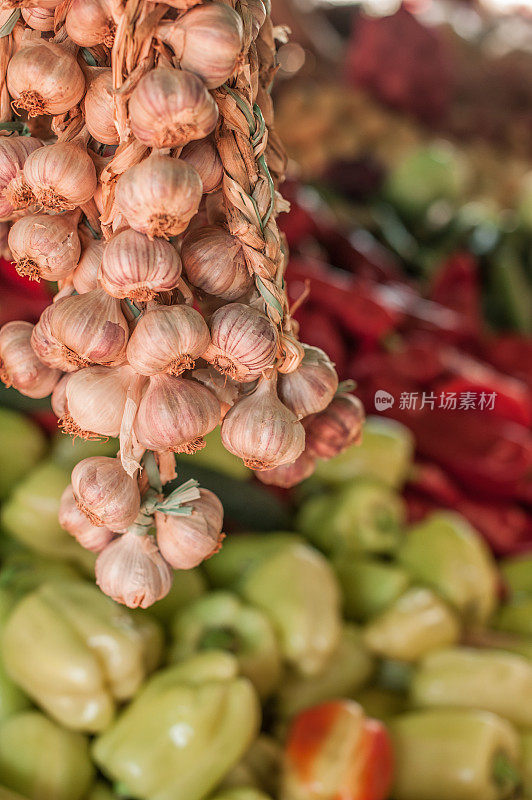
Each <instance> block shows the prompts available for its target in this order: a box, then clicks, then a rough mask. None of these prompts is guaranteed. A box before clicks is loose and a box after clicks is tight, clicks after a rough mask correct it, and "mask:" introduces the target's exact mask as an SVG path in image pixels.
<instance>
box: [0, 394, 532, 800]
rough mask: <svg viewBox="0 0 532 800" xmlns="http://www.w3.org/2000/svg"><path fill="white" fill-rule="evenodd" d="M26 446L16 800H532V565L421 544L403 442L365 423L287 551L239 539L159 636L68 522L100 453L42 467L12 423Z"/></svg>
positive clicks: (157, 609)
mask: <svg viewBox="0 0 532 800" xmlns="http://www.w3.org/2000/svg"><path fill="white" fill-rule="evenodd" d="M13 425H17V426H18V428H17V431H18V433H17V436H18V446H17V452H16V457H15V455H14V453H13V452H12V451H11V452H10V451H8V450H5V449H2V450H0V476H1V477H0V499H1V500H2V506H1V511H0V525H1V529H2V537H1V553H2V565H1V568H0V641H1V649H0V800H113V798H115V799H118V798H131V799H132V800H387V798H392V799H393V800H510V798H514V800H515V799H516V798H522V799H523V800H524V799H525V798H532V556H531V557H526V556H521V557H519V558H513V559H511V560H507V561H506V562H503V563H502V564H501V565H500V569H499V568H498V566H497V565H496V564H495V562H494V560H493V558H492V556H491V554H490V553H489V551H488V550H487V548H486V546H485V544H484V542H483V540H482V539H481V537H479V536H478V535H477V533H476V532H475V531H474V530H473V529H472V528H471V527H470V526H469V524H468V523H466V522H465V521H464V520H463V519H462V518H461V517H459V516H458V515H455V514H453V513H451V512H449V511H445V512H438V513H435V514H432V516H430V517H427V518H426V519H425V520H424V521H423V522H421V523H418V524H417V525H415V526H408V525H407V524H406V523H405V509H404V504H403V500H402V498H401V494H400V490H401V487H402V485H403V483H404V481H405V479H406V477H407V475H408V472H409V469H410V465H411V458H412V442H411V439H410V436H409V434H408V432H407V431H406V429H404V428H402V427H401V426H399V425H398V424H396V423H391V422H388V421H383V420H371V419H370V420H369V422H368V424H367V427H366V433H365V438H364V442H363V444H362V446H360V447H358V448H355V449H353V450H351V451H348V452H346V453H345V454H344V455H342V456H340V458H338V459H336V460H335V461H331V462H327V463H323V464H321V465H320V467H319V469H318V472H317V474H316V476H314V477H313V478H312V479H310V480H309V481H307V482H306V483H305V484H303V487H302V490H301V496H300V498H299V500H300V502H299V503H298V508H297V511H296V514H295V516H294V518H293V525H292V526H291V528H290V529H288V530H286V531H276V532H270V533H247V534H241V533H239V534H232V535H230V536H229V537H228V538H227V540H226V543H225V544H224V547H223V549H222V551H221V552H220V553H219V554H218V555H217V556H215V557H214V558H212V559H211V560H209V561H207V562H206V563H205V565H204V568H203V569H202V570H201V571H200V570H192V571H188V572H182V573H180V574H178V576H177V578H176V581H175V583H174V586H173V588H172V590H171V593H170V595H169V596H168V597H167V598H165V599H164V600H163V601H161V602H160V603H158V604H156V605H155V606H154V607H153V609H150V612H149V613H147V612H132V611H129V610H128V609H125V608H123V607H122V606H118V605H117V604H115V603H114V602H113V601H111V600H109V599H108V598H106V597H104V596H103V595H102V594H101V593H100V592H99V590H98V589H97V588H96V587H95V586H94V585H93V584H92V582H91V581H90V580H88V579H89V578H90V576H91V572H92V569H93V563H92V556H91V555H90V554H87V553H86V552H85V551H83V550H82V549H81V548H80V547H79V546H78V545H77V543H76V542H75V541H74V540H73V539H71V538H70V537H69V536H68V534H67V533H65V532H64V531H63V530H62V529H61V528H60V527H59V525H58V523H57V520H56V514H57V506H58V503H59V498H60V496H61V493H62V491H63V489H64V487H65V486H66V484H67V483H68V479H69V478H68V474H69V467H71V466H72V462H73V461H74V462H75V461H76V460H77V459H79V458H81V457H84V456H85V455H86V454H87V452H86V449H87V448H95V447H96V448H100V450H102V448H103V449H105V447H106V446H107V445H106V444H105V443H92V442H89V443H81V444H79V445H77V446H76V447H72V445H71V444H70V443H69V445H68V448H65V446H64V443H62V442H61V441H56V442H55V444H54V445H53V447H52V449H51V451H50V450H49V449H47V444H46V443H45V441H44V439H43V438H42V436H41V434H40V433H39V431H38V429H36V428H34V427H33V426H32V424H31V423H30V422H28V421H27V420H24V419H22V418H20V417H18V416H17V415H15V414H14V413H13V412H8V411H4V410H1V409H0V441H2V440H3V430H2V429H3V427H5V428H9V427H10V426H13ZM209 449H211V452H212V454H213V456H212V459H213V460H212V463H213V464H214V463H215V464H216V467H217V469H219V470H221V471H222V472H225V473H226V477H227V476H228V475H231V476H232V477H231V480H232V481H236V482H237V483H238V486H239V491H240V492H241V493H242V495H243V496H244V497H245V496H246V492H247V491H248V487H247V482H248V480H249V479H248V477H247V475H245V474H243V473H242V474H238V473H236V471H235V469H234V464H232V463H231V462H230V461H229V462H227V463H224V462H221V461H220V455H219V452H218V451H217V450H216V444H215V442H213V443H212V446H208V447H207V449H206V451H205V455H204V459H205V464H206V466H207V467H208V466H209ZM229 458H231V457H229ZM39 459H40V460H39ZM37 461H38V462H39V463H38V464H37V466H34V464H35V463H36V462H37ZM250 491H252V490H250ZM501 598H504V601H501Z"/></svg>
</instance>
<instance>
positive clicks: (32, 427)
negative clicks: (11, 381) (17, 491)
mask: <svg viewBox="0 0 532 800" xmlns="http://www.w3.org/2000/svg"><path fill="white" fill-rule="evenodd" d="M0 441H1V442H2V447H1V448H0V500H5V498H6V497H8V496H9V494H10V493H11V491H12V490H13V489H14V488H15V486H16V485H17V483H18V482H19V481H20V480H22V479H23V477H24V476H25V475H26V474H27V473H28V472H29V471H30V470H31V469H32V468H33V467H34V466H35V464H37V462H38V461H40V460H41V458H43V456H44V454H45V452H46V439H45V437H44V434H43V432H42V431H41V429H40V428H39V427H38V425H36V424H35V423H34V422H32V421H31V420H30V419H29V418H28V417H26V416H24V415H23V414H19V413H18V412H17V411H11V410H10V409H7V408H0Z"/></svg>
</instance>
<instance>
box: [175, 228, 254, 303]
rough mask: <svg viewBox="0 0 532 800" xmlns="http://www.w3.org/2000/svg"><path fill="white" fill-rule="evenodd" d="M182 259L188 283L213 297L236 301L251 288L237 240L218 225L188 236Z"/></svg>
mask: <svg viewBox="0 0 532 800" xmlns="http://www.w3.org/2000/svg"><path fill="white" fill-rule="evenodd" d="M181 259H182V261H183V269H184V270H185V272H186V275H187V278H188V280H189V281H190V283H191V284H192V285H193V286H195V287H197V288H198V289H201V290H202V291H203V292H205V293H206V294H209V295H213V296H214V297H221V298H222V299H223V300H238V299H239V298H240V297H242V296H243V295H244V294H246V292H248V291H249V290H250V289H251V287H252V285H253V277H252V275H251V273H250V271H249V269H248V265H247V263H246V259H245V256H244V250H243V248H242V245H241V243H240V241H239V239H238V238H237V237H236V236H232V235H231V234H230V233H229V231H228V230H226V229H225V228H222V227H221V226H220V225H205V226H203V227H201V228H196V229H194V230H191V231H190V232H189V233H187V234H186V235H185V236H184V238H183V246H182V248H181Z"/></svg>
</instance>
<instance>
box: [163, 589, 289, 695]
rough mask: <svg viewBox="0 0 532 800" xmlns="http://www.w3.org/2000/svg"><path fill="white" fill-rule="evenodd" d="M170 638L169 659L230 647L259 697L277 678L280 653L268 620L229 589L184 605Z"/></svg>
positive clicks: (270, 688)
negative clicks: (171, 638)
mask: <svg viewBox="0 0 532 800" xmlns="http://www.w3.org/2000/svg"><path fill="white" fill-rule="evenodd" d="M172 637H173V642H174V644H173V647H172V649H171V660H172V661H181V660H182V659H183V658H187V657H188V656H191V655H193V654H194V653H195V652H198V651H201V650H213V649H214V650H216V649H218V650H229V652H231V653H233V655H235V656H236V658H237V659H238V663H239V665H240V672H241V673H242V675H244V676H245V677H247V678H249V679H250V681H251V682H252V684H253V685H254V686H255V689H256V690H257V692H258V693H259V695H260V696H261V697H263V698H264V697H267V696H268V695H270V694H271V693H272V691H273V690H274V689H275V686H276V685H277V683H278V681H279V678H280V675H281V652H280V649H279V644H278V642H277V637H276V635H275V631H274V629H273V626H272V624H271V622H270V621H269V619H268V617H267V616H266V615H265V614H264V613H263V612H262V611H259V609H257V608H252V607H251V606H248V605H246V604H244V603H243V602H242V601H241V600H240V599H239V597H238V596H237V595H234V594H231V593H230V592H223V591H218V592H211V593H210V594H207V595H205V596H204V597H200V598H199V599H198V600H196V601H194V602H192V603H190V604H189V605H188V606H186V607H185V608H184V609H183V611H182V612H181V613H180V614H179V615H178V616H177V617H176V619H175V622H174V624H173V626H172Z"/></svg>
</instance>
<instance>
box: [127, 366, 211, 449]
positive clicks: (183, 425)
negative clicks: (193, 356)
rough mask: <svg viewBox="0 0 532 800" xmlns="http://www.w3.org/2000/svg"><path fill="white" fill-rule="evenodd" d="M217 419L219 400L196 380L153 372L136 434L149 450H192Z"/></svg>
mask: <svg viewBox="0 0 532 800" xmlns="http://www.w3.org/2000/svg"><path fill="white" fill-rule="evenodd" d="M219 421H220V403H219V402H218V400H217V399H216V397H215V395H214V394H213V393H212V392H210V391H209V390H208V389H206V388H205V386H202V385H201V384H200V383H196V381H192V380H186V379H184V378H175V377H174V376H173V375H165V374H163V373H161V374H159V375H154V376H153V377H152V378H150V382H149V385H148V388H147V389H146V392H145V393H144V396H143V398H142V400H141V402H140V405H139V409H138V412H137V416H136V419H135V427H134V430H135V435H136V437H137V439H138V441H139V443H140V444H141V445H142V447H145V448H147V449H149V450H162V451H164V450H173V451H174V452H176V453H195V452H196V451H197V450H201V449H202V448H203V447H205V440H204V439H203V437H204V436H206V434H207V433H210V432H211V431H212V430H214V428H215V427H216V426H217V425H218V422H219Z"/></svg>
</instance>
